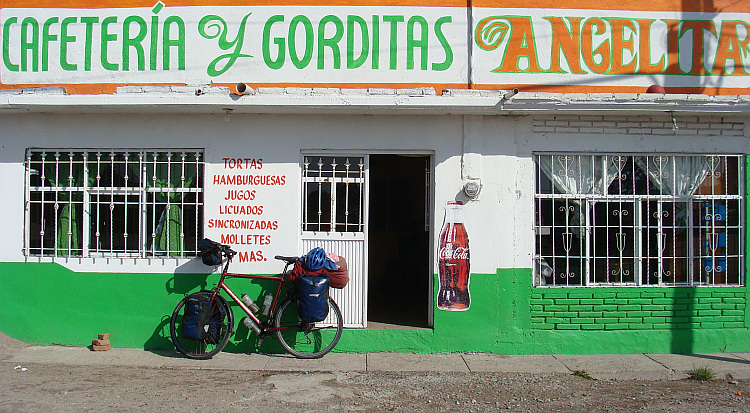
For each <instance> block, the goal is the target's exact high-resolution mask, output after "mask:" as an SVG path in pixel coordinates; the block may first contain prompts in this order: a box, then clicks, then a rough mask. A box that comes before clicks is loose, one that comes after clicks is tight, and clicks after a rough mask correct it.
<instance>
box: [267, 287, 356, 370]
mask: <svg viewBox="0 0 750 413" xmlns="http://www.w3.org/2000/svg"><path fill="white" fill-rule="evenodd" d="M274 327H276V328H280V329H279V330H276V338H278V339H279V343H281V346H282V347H284V350H286V351H287V352H288V353H289V354H291V355H293V356H295V357H297V358H302V359H315V358H320V357H323V356H324V355H326V354H327V353H328V352H329V351H331V350H333V348H334V347H336V344H337V343H338V342H339V339H340V338H341V332H342V331H343V330H344V320H343V319H342V318H341V310H339V306H338V305H336V302H335V301H333V299H331V298H330V297H329V298H328V317H327V318H326V319H325V321H321V322H317V323H306V324H303V323H302V322H301V321H300V320H299V317H298V315H297V303H295V302H294V301H292V300H290V299H289V298H287V299H285V300H284V301H283V302H282V303H281V305H280V306H279V310H278V311H277V312H276V317H274Z"/></svg>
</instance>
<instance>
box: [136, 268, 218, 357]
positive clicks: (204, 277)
mask: <svg viewBox="0 0 750 413" xmlns="http://www.w3.org/2000/svg"><path fill="white" fill-rule="evenodd" d="M212 270H213V268H212V267H207V266H205V265H204V264H203V263H202V262H201V260H200V259H194V260H190V261H189V262H187V263H185V264H183V265H181V266H180V267H178V268H177V269H176V270H175V272H174V275H173V276H172V278H170V279H168V280H167V282H166V283H165V285H164V289H165V291H166V293H167V296H168V297H170V298H171V299H170V298H168V299H166V300H164V302H167V303H169V304H168V305H165V307H166V308H167V310H164V311H168V312H165V313H163V314H162V315H161V318H160V320H159V323H158V324H157V325H156V328H155V329H154V332H153V334H151V337H149V338H148V339H147V340H146V342H145V343H143V348H144V349H147V350H151V349H174V344H172V338H171V336H170V333H169V323H170V320H171V317H172V311H173V310H174V308H175V307H176V306H177V303H179V302H180V300H182V299H183V298H184V297H185V296H186V295H187V294H188V293H191V292H195V291H199V290H204V289H206V288H207V287H208V277H210V276H211V275H212V274H213V272H209V271H212Z"/></svg>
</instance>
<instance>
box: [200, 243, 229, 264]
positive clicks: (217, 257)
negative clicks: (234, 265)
mask: <svg viewBox="0 0 750 413" xmlns="http://www.w3.org/2000/svg"><path fill="white" fill-rule="evenodd" d="M219 245H220V244H219V243H217V242H215V241H211V240H210V239H208V238H203V239H202V240H200V243H198V250H199V251H200V253H201V260H203V263H204V264H206V265H211V266H214V265H221V262H222V260H223V258H224V257H223V256H222V253H221V248H220V247H219Z"/></svg>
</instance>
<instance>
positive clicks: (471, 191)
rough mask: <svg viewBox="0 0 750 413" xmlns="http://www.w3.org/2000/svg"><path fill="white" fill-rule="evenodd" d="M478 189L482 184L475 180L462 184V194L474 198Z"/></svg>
mask: <svg viewBox="0 0 750 413" xmlns="http://www.w3.org/2000/svg"><path fill="white" fill-rule="evenodd" d="M480 189H482V184H480V183H479V182H476V181H469V182H467V183H466V184H464V194H465V195H466V196H468V197H469V198H476V197H477V195H479V190H480Z"/></svg>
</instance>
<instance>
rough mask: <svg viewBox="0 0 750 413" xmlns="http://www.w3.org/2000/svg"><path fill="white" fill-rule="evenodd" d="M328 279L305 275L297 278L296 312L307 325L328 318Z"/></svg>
mask: <svg viewBox="0 0 750 413" xmlns="http://www.w3.org/2000/svg"><path fill="white" fill-rule="evenodd" d="M329 284H330V279H329V278H328V277H323V276H315V275H306V276H303V277H299V278H297V311H298V313H299V317H300V319H302V321H304V322H307V323H314V322H316V321H323V320H325V318H326V317H328V286H329Z"/></svg>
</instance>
